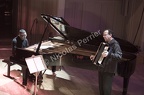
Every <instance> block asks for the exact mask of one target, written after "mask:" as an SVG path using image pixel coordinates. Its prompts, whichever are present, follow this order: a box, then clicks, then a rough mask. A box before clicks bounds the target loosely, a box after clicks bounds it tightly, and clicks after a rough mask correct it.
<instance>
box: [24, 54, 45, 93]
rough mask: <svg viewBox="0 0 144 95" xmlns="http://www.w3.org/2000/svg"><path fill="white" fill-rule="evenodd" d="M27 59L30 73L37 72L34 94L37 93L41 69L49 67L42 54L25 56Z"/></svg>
mask: <svg viewBox="0 0 144 95" xmlns="http://www.w3.org/2000/svg"><path fill="white" fill-rule="evenodd" d="M25 61H26V64H27V66H28V69H29V72H30V74H33V73H35V78H36V80H35V88H34V95H36V90H37V79H38V78H37V77H38V75H39V72H40V71H43V70H46V69H47V66H46V64H45V61H44V59H43V56H42V55H37V56H32V57H28V58H25Z"/></svg>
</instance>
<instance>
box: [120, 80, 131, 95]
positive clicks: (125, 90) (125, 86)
mask: <svg viewBox="0 0 144 95" xmlns="http://www.w3.org/2000/svg"><path fill="white" fill-rule="evenodd" d="M129 78H130V77H124V80H123V93H122V95H127V89H128V84H129Z"/></svg>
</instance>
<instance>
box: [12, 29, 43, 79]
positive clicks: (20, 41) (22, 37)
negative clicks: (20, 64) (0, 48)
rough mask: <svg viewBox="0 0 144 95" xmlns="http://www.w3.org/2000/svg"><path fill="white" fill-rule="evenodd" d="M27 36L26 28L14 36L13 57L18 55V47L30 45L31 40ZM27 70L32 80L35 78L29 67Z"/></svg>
mask: <svg viewBox="0 0 144 95" xmlns="http://www.w3.org/2000/svg"><path fill="white" fill-rule="evenodd" d="M26 37H27V33H26V31H25V30H24V29H20V30H19V34H18V36H16V37H14V38H13V40H12V56H13V57H17V56H16V48H26V47H28V46H29V42H28V39H27V38H26ZM27 72H28V78H29V80H31V81H33V80H35V76H34V75H33V74H30V72H29V70H28V68H27ZM41 80H42V78H41Z"/></svg>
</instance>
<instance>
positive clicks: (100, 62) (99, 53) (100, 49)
mask: <svg viewBox="0 0 144 95" xmlns="http://www.w3.org/2000/svg"><path fill="white" fill-rule="evenodd" d="M108 50H109V47H108V44H107V43H104V42H101V43H100V45H99V47H98V50H97V52H96V54H95V57H94V60H93V64H95V65H97V66H101V67H103V61H104V59H105V57H103V56H102V53H103V52H104V51H108Z"/></svg>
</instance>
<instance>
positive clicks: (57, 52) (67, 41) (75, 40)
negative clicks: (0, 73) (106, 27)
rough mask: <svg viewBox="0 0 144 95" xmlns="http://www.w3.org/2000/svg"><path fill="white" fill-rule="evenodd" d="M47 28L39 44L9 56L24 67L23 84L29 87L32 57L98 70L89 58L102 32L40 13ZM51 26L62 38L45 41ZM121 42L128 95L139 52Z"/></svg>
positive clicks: (120, 72)
mask: <svg viewBox="0 0 144 95" xmlns="http://www.w3.org/2000/svg"><path fill="white" fill-rule="evenodd" d="M41 17H42V18H43V19H44V21H46V23H47V26H46V28H45V30H44V33H43V35H42V37H41V40H40V42H39V44H35V45H31V46H29V47H27V48H17V49H16V56H10V61H11V62H14V63H17V64H19V65H21V66H22V67H23V85H26V84H27V72H28V69H27V65H26V62H25V58H27V57H31V56H32V55H43V57H44V59H45V63H46V65H47V66H73V67H77V68H83V69H89V70H97V66H95V65H94V64H93V63H92V61H91V60H90V59H89V57H90V55H92V54H95V52H96V51H97V49H98V46H99V45H100V43H101V42H104V39H103V37H102V35H101V33H100V31H99V30H98V31H96V32H88V31H85V30H81V29H78V28H75V27H72V26H70V25H69V24H68V23H67V22H66V21H65V20H64V19H63V18H62V17H54V16H51V15H47V14H41ZM49 25H50V26H51V27H52V28H53V29H54V30H55V31H56V32H57V33H58V34H59V36H55V37H49V39H48V40H43V37H44V35H45V33H46V30H47V27H48V26H49ZM115 39H116V40H117V41H118V42H119V44H120V46H121V49H122V52H123V55H122V60H121V61H120V62H119V64H118V75H119V76H121V77H123V79H124V80H123V95H126V94H127V89H128V83H129V79H130V76H131V75H132V74H133V73H134V71H135V65H136V53H137V52H138V49H137V48H136V47H135V46H134V45H133V44H131V43H130V42H128V41H125V40H122V39H120V38H116V37H115Z"/></svg>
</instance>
